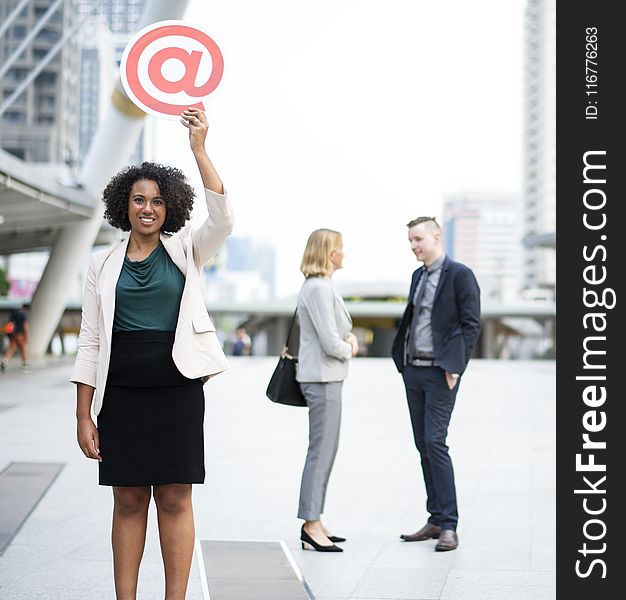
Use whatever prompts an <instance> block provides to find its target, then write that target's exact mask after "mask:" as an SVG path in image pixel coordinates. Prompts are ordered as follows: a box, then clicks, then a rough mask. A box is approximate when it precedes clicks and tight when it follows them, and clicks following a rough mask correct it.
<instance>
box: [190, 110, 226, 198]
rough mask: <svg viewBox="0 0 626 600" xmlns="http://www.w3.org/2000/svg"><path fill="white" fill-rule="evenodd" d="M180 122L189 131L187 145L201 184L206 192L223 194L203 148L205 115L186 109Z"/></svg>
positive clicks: (205, 129)
mask: <svg viewBox="0 0 626 600" xmlns="http://www.w3.org/2000/svg"><path fill="white" fill-rule="evenodd" d="M180 122H181V123H182V124H183V125H184V126H185V127H186V128H187V129H189V144H190V146H191V151H192V152H193V155H194V158H195V159H196V164H197V165H198V170H199V171H200V175H201V177H202V184H203V185H204V187H205V188H206V189H207V190H211V191H212V192H215V193H216V194H223V193H224V184H223V183H222V180H221V179H220V176H219V175H218V174H217V171H216V170H215V167H214V166H213V163H212V162H211V160H210V159H209V155H208V154H207V152H206V148H205V147H204V142H205V140H206V136H207V132H208V131H209V123H208V121H207V118H206V115H205V114H204V112H203V111H201V110H200V109H198V108H188V109H187V110H185V111H183V113H182V115H181V119H180Z"/></svg>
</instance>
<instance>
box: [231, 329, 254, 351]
mask: <svg viewBox="0 0 626 600" xmlns="http://www.w3.org/2000/svg"><path fill="white" fill-rule="evenodd" d="M251 349H252V340H251V339H250V336H249V335H248V332H247V331H246V328H245V327H238V328H237V329H236V330H235V341H234V342H233V356H249V355H250V351H251Z"/></svg>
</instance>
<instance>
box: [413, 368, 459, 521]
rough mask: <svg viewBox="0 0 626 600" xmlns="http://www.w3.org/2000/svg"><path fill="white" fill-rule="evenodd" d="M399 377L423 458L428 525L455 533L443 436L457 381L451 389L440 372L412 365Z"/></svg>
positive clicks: (451, 473)
mask: <svg viewBox="0 0 626 600" xmlns="http://www.w3.org/2000/svg"><path fill="white" fill-rule="evenodd" d="M402 378H403V379H404V386H405V388H406V397H407V401H408V404H409V412H410V414H411V425H412V426H413V437H414V438H415V445H416V446H417V449H418V451H419V453H420V456H421V459H422V471H423V474H424V483H425V484H426V495H427V501H426V509H427V510H428V512H429V513H430V517H429V518H428V522H429V523H432V524H433V525H439V526H440V527H442V528H443V529H451V530H453V531H456V525H457V521H458V512H457V504H456V489H455V486H454V470H453V469H452V460H451V459H450V455H449V454H448V446H447V445H446V437H447V435H448V425H449V423H450V417H451V415H452V409H453V408H454V401H455V399H456V394H457V391H458V389H459V383H460V379H459V380H457V384H456V386H455V387H454V389H452V390H451V389H450V388H449V387H448V384H447V382H446V376H445V372H444V370H443V369H441V368H439V367H414V366H412V365H408V366H407V367H406V368H405V369H404V371H403V372H402Z"/></svg>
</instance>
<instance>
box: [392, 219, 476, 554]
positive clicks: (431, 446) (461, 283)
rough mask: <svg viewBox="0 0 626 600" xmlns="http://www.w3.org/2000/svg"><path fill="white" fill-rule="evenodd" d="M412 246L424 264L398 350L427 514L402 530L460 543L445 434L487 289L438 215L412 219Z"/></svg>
mask: <svg viewBox="0 0 626 600" xmlns="http://www.w3.org/2000/svg"><path fill="white" fill-rule="evenodd" d="M407 227H408V228H409V232H408V233H409V242H410V244H411V250H412V251H413V253H414V254H415V257H416V258H417V260H419V261H422V262H423V263H424V264H423V266H421V267H420V268H419V269H417V270H416V271H415V272H414V273H413V277H412V279H411V288H410V290H409V298H408V303H407V307H406V310H405V311H404V315H403V317H402V321H401V322H400V327H399V329H398V333H397V335H396V338H395V340H394V342H393V348H392V356H393V360H394V362H395V364H396V367H397V369H398V371H399V372H400V373H402V379H403V380H404V386H405V388H406V396H407V401H408V404H409V412H410V415H411V424H412V426H413V436H414V438H415V445H416V446H417V449H418V451H419V453H420V455H421V461H422V472H423V475H424V482H425V484H426V494H427V501H426V509H427V510H428V512H429V513H430V516H429V518H428V522H427V523H426V525H424V527H422V528H421V529H420V530H419V531H417V532H415V533H411V534H403V535H401V536H400V537H402V539H404V540H405V541H407V542H416V541H422V540H427V539H430V538H435V539H438V542H437V544H436V546H435V550H437V551H440V552H441V551H445V550H454V549H455V548H456V547H457V546H458V537H457V534H456V528H457V522H458V511H457V501H456V489H455V485H454V471H453V469H452V460H451V459H450V456H449V454H448V446H447V445H446V436H447V435H448V425H449V423H450V417H451V416H452V409H453V408H454V402H455V400H456V395H457V392H458V390H459V385H460V383H461V375H462V374H463V372H464V371H465V368H466V367H467V363H468V361H469V358H470V356H471V354H472V350H473V348H474V345H475V344H476V340H477V339H478V334H479V333H480V290H479V288H478V283H477V282H476V278H475V277H474V274H473V273H472V271H471V270H470V269H469V268H468V267H466V266H465V265H463V264H461V263H458V262H455V261H453V260H452V259H450V258H449V257H448V256H446V255H445V254H444V251H443V246H442V239H441V229H440V227H439V225H438V223H437V222H436V221H435V219H434V218H432V217H419V218H417V219H415V220H413V221H411V222H410V223H408V224H407Z"/></svg>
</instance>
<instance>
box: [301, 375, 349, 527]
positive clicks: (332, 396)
mask: <svg viewBox="0 0 626 600" xmlns="http://www.w3.org/2000/svg"><path fill="white" fill-rule="evenodd" d="M300 387H301V388H302V393H303V394H304V397H305V398H306V400H307V403H308V405H309V450H308V452H307V455H306V462H305V464H304V471H303V472H302V483H301V485H300V505H299V508H298V518H299V519H306V520H307V521H317V520H318V519H319V518H320V515H321V514H322V512H323V511H324V499H325V498H326V486H327V485H328V479H329V477H330V472H331V470H332V468H333V463H334V462H335V455H336V454H337V446H338V445H339V428H340V425H341V388H342V387H343V381H331V382H329V383H301V384H300Z"/></svg>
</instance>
